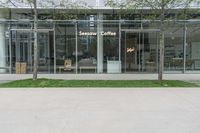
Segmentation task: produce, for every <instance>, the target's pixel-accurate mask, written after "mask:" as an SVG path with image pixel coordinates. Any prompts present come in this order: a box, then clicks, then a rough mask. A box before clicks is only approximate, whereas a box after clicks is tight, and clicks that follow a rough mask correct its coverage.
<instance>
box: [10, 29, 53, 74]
mask: <svg viewBox="0 0 200 133" xmlns="http://www.w3.org/2000/svg"><path fill="white" fill-rule="evenodd" d="M11 35H12V36H11V44H12V70H13V73H21V72H18V69H19V67H17V66H19V63H23V64H24V67H23V69H24V72H23V73H32V72H33V57H34V54H33V53H34V48H33V45H34V36H33V32H31V31H26V30H25V31H23V30H13V31H11ZM53 38H54V37H53V31H45V32H41V31H39V32H38V73H51V72H53V71H54V39H53ZM17 64H18V65H17Z"/></svg>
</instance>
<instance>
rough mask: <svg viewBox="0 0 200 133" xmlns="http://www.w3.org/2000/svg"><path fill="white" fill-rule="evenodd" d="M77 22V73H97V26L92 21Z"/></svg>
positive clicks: (92, 17)
mask: <svg viewBox="0 0 200 133" xmlns="http://www.w3.org/2000/svg"><path fill="white" fill-rule="evenodd" d="M90 19H91V21H86V22H78V29H77V32H78V49H77V57H78V68H79V73H96V72H97V36H98V35H97V25H96V23H95V22H94V21H93V20H94V16H91V18H90Z"/></svg>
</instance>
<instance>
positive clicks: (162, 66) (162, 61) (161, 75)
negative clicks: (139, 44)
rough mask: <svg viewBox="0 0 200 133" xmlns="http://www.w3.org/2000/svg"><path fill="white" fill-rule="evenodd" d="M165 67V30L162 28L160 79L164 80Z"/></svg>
mask: <svg viewBox="0 0 200 133" xmlns="http://www.w3.org/2000/svg"><path fill="white" fill-rule="evenodd" d="M163 68H164V31H163V29H162V28H161V31H160V61H159V73H158V80H159V81H162V80H163Z"/></svg>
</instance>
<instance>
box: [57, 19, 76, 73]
mask: <svg viewBox="0 0 200 133" xmlns="http://www.w3.org/2000/svg"><path fill="white" fill-rule="evenodd" d="M55 36H56V38H55V41H56V44H55V45H56V68H57V73H75V72H76V31H75V23H73V22H66V23H64V22H58V23H56V24H55Z"/></svg>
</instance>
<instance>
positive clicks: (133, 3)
mask: <svg viewBox="0 0 200 133" xmlns="http://www.w3.org/2000/svg"><path fill="white" fill-rule="evenodd" d="M199 3H200V0H127V1H117V0H107V1H106V5H108V6H110V7H113V8H120V9H122V10H129V11H130V10H133V11H138V10H142V9H150V10H151V11H150V12H152V13H154V14H155V15H154V16H153V17H152V16H151V18H150V19H159V21H160V46H159V48H160V59H159V62H160V63H159V72H158V80H159V81H162V80H163V67H164V30H165V29H164V28H165V26H164V24H165V21H166V20H167V19H168V18H167V16H168V15H169V14H170V12H171V11H172V10H173V9H178V14H179V16H182V15H183V16H186V15H187V14H186V11H187V10H189V8H190V6H191V5H199ZM180 14H182V15H180ZM184 18H186V17H184Z"/></svg>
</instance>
